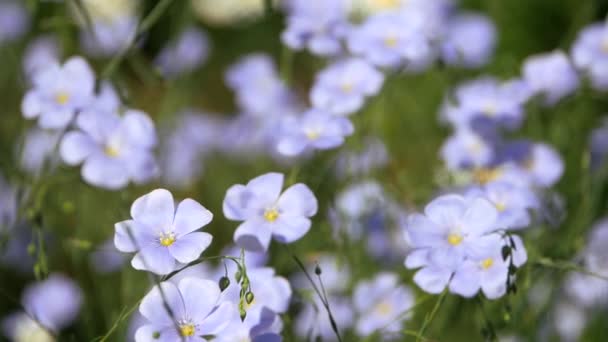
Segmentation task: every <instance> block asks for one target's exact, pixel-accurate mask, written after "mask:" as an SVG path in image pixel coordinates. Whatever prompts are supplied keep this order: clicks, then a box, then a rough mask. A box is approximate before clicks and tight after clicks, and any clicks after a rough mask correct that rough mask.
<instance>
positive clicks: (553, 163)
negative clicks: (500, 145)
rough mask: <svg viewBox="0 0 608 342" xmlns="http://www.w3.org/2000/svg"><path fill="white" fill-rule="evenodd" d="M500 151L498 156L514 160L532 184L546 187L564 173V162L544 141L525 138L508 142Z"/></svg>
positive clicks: (506, 159)
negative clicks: (532, 140)
mask: <svg viewBox="0 0 608 342" xmlns="http://www.w3.org/2000/svg"><path fill="white" fill-rule="evenodd" d="M504 150H505V151H502V152H501V156H500V158H501V159H502V160H505V161H507V162H515V163H517V166H518V167H519V169H520V170H521V171H523V172H524V174H526V175H527V177H524V179H522V181H523V180H525V179H526V178H527V180H528V182H529V183H530V184H532V185H535V186H538V187H541V188H547V187H550V186H552V185H553V184H555V183H556V182H557V181H559V179H560V178H561V176H562V174H563V173H564V162H563V161H562V158H561V157H560V155H559V153H558V152H557V151H555V149H553V147H551V146H549V145H547V144H545V143H534V142H530V141H527V140H516V141H513V142H510V143H509V144H508V145H507V146H506V147H505V148H504Z"/></svg>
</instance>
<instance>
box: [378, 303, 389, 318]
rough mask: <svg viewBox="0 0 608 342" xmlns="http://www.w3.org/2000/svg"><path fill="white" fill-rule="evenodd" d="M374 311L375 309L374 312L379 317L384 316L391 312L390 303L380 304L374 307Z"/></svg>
mask: <svg viewBox="0 0 608 342" xmlns="http://www.w3.org/2000/svg"><path fill="white" fill-rule="evenodd" d="M375 309H376V312H377V313H379V314H380V315H382V316H386V315H388V314H390V313H391V312H392V311H393V306H392V305H391V304H390V303H387V302H381V303H379V304H378V305H376V308H375Z"/></svg>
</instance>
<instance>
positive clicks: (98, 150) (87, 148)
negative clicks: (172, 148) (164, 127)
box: [60, 110, 157, 189]
mask: <svg viewBox="0 0 608 342" xmlns="http://www.w3.org/2000/svg"><path fill="white" fill-rule="evenodd" d="M76 126H77V127H78V129H79V130H77V131H71V132H68V133H67V134H66V135H65V136H64V138H63V140H62V141H61V145H60V154H61V157H62V159H63V160H64V161H65V162H66V163H67V164H69V165H78V164H80V163H82V164H83V165H82V170H81V173H82V178H83V179H84V180H85V181H87V182H88V183H90V184H92V185H95V186H99V187H102V188H106V189H120V188H123V187H125V186H126V185H127V184H128V183H129V181H130V180H132V181H134V182H136V183H144V182H147V181H149V180H150V179H152V178H154V177H155V176H156V174H157V165H156V160H155V158H154V155H153V154H152V149H153V148H154V147H155V146H156V143H157V138H156V131H155V129H154V123H153V122H152V120H151V119H150V118H149V117H148V115H146V114H145V113H143V112H141V111H137V110H127V111H126V112H125V113H124V116H122V117H120V116H118V114H116V113H115V112H104V111H87V112H83V113H81V114H80V115H79V116H78V119H77V120H76Z"/></svg>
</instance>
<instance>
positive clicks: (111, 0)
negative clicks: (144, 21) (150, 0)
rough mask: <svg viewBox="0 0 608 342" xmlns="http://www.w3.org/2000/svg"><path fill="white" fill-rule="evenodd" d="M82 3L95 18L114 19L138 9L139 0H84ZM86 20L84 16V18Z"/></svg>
mask: <svg viewBox="0 0 608 342" xmlns="http://www.w3.org/2000/svg"><path fill="white" fill-rule="evenodd" d="M82 4H83V6H84V8H85V9H86V11H87V14H88V15H90V16H91V17H92V18H93V19H95V20H102V21H113V20H115V19H116V18H120V17H122V16H124V15H128V14H133V13H135V12H136V11H137V10H138V7H139V4H140V1H139V0H129V1H124V0H83V1H82ZM82 19H83V20H84V18H82Z"/></svg>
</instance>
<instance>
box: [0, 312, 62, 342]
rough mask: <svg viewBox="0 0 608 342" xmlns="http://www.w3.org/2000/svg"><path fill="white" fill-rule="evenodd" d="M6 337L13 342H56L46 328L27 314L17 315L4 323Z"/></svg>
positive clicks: (11, 316) (6, 319)
mask: <svg viewBox="0 0 608 342" xmlns="http://www.w3.org/2000/svg"><path fill="white" fill-rule="evenodd" d="M2 328H3V329H2V330H3V332H4V335H5V336H6V337H8V338H9V339H10V341H13V342H55V338H54V337H53V335H52V334H51V332H50V331H48V330H47V329H46V328H44V327H42V326H40V324H39V323H37V322H36V321H35V320H33V319H32V318H31V317H29V316H28V315H27V314H25V313H15V314H12V315H10V316H9V317H7V318H5V319H4V320H3V321H2Z"/></svg>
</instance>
